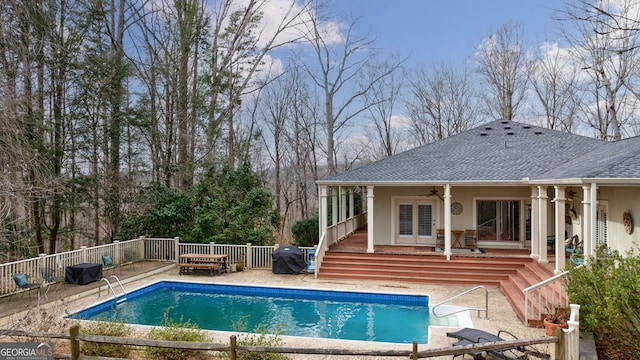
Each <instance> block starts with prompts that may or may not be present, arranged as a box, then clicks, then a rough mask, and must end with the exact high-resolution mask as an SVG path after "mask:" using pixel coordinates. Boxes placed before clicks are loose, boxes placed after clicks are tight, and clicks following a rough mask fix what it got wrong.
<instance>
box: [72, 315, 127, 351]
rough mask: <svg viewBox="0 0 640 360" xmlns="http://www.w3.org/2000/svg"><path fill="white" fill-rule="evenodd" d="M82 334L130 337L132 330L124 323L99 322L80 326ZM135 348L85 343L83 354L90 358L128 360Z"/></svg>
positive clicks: (83, 344)
mask: <svg viewBox="0 0 640 360" xmlns="http://www.w3.org/2000/svg"><path fill="white" fill-rule="evenodd" d="M80 329H81V333H83V334H86V335H100V336H117V337H129V336H131V334H132V332H133V331H132V329H131V328H130V327H129V326H127V324H125V323H123V322H117V321H116V322H113V321H97V322H88V323H86V324H82V325H81V326H80ZM132 350H133V348H132V347H131V346H124V345H118V344H108V343H94V342H83V343H82V352H83V353H84V354H85V355H88V356H105V357H117V358H128V357H129V354H130V353H131V351H132Z"/></svg>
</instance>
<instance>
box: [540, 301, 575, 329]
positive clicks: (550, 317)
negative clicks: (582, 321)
mask: <svg viewBox="0 0 640 360" xmlns="http://www.w3.org/2000/svg"><path fill="white" fill-rule="evenodd" d="M548 310H549V311H547V313H546V314H545V315H544V319H543V323H544V328H545V330H546V334H547V335H549V336H555V335H556V329H558V328H566V327H567V321H568V320H569V310H568V309H567V307H566V306H562V305H557V306H553V307H551V308H548Z"/></svg>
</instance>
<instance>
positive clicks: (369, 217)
mask: <svg viewBox="0 0 640 360" xmlns="http://www.w3.org/2000/svg"><path fill="white" fill-rule="evenodd" d="M367 229H368V231H367V252H368V253H373V186H367Z"/></svg>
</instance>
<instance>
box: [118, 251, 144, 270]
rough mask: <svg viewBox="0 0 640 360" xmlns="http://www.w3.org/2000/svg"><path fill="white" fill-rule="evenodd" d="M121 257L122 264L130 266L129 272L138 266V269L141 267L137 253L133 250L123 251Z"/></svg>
mask: <svg viewBox="0 0 640 360" xmlns="http://www.w3.org/2000/svg"><path fill="white" fill-rule="evenodd" d="M122 257H123V258H124V263H125V264H129V265H130V266H131V270H135V267H136V265H139V266H140V268H142V265H141V264H140V263H139V260H140V257H139V256H138V253H137V252H135V251H133V250H125V251H123V253H122Z"/></svg>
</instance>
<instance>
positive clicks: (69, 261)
mask: <svg viewBox="0 0 640 360" xmlns="http://www.w3.org/2000/svg"><path fill="white" fill-rule="evenodd" d="M277 247H278V245H274V246H253V245H251V244H250V243H248V244H246V245H229V244H217V243H209V244H193V243H182V242H180V238H178V237H176V238H147V237H141V238H138V239H133V240H127V241H120V242H119V241H115V242H113V243H112V244H106V245H100V246H95V247H82V248H80V249H78V250H73V251H67V252H63V253H58V254H52V255H46V254H41V255H40V256H39V257H37V258H32V259H26V260H20V261H15V262H11V263H6V264H0V297H1V296H6V295H10V294H12V293H14V292H15V291H16V284H15V281H14V280H13V277H14V276H15V275H16V274H26V275H27V277H28V279H29V282H32V283H42V284H44V279H43V273H44V272H45V271H46V272H47V274H48V276H50V277H62V278H64V275H65V268H66V267H67V266H70V265H74V264H80V263H96V264H102V257H103V256H105V255H108V256H111V258H112V260H113V262H114V263H116V264H127V263H132V262H136V261H142V260H145V261H169V262H177V259H178V258H179V256H180V255H181V254H188V253H196V254H226V255H228V257H229V260H230V261H232V262H238V261H244V267H245V268H248V269H270V268H271V267H272V256H271V255H272V253H273V250H275V249H276V248H277ZM310 249H314V247H300V250H302V252H303V253H304V260H305V261H306V262H308V261H309V250H310ZM45 269H46V270H45Z"/></svg>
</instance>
